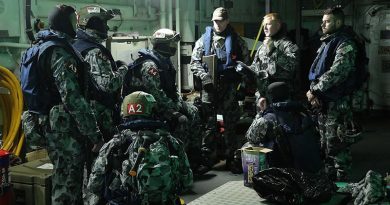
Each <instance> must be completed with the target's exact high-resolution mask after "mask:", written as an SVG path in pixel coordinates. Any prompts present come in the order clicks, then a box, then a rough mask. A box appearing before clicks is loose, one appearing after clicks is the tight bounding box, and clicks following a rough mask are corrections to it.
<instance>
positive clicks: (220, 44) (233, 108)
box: [190, 32, 249, 157]
mask: <svg viewBox="0 0 390 205" xmlns="http://www.w3.org/2000/svg"><path fill="white" fill-rule="evenodd" d="M204 38H205V34H203V35H202V36H201V38H199V39H198V40H197V41H196V43H195V47H194V49H193V51H192V56H191V63H190V69H191V71H192V72H193V73H194V75H195V76H197V77H199V78H200V79H201V80H204V76H210V74H209V73H208V72H207V71H206V70H205V68H204V67H203V66H202V57H203V56H204V47H205V45H204ZM224 44H225V37H224V36H221V35H218V34H216V33H215V32H214V33H213V37H212V42H211V53H215V52H216V49H217V48H224ZM234 44H236V45H237V49H238V50H239V51H241V53H238V54H237V56H236V59H233V60H239V61H242V62H244V63H248V62H249V51H248V47H247V45H246V42H245V41H244V40H243V39H242V38H241V37H240V36H239V35H237V41H236V42H233V45H234ZM233 48H234V46H233ZM219 60H221V61H224V60H225V59H219ZM228 69H230V68H228ZM231 69H234V68H231ZM239 83H240V82H227V81H223V80H221V79H220V80H219V82H218V84H216V85H214V89H215V93H216V96H214V102H215V104H216V107H213V105H212V104H206V103H204V104H203V105H202V106H203V107H204V109H203V110H202V112H203V113H204V114H205V115H206V117H205V119H206V121H207V122H206V123H205V127H206V130H207V131H206V135H205V136H204V137H203V142H204V143H206V144H204V145H203V146H204V147H207V148H211V149H214V148H212V146H213V145H211V144H210V143H211V142H212V141H213V138H214V135H215V132H216V131H217V129H216V122H217V121H216V114H222V115H223V120H224V128H225V131H224V136H225V144H226V147H227V148H228V149H227V150H226V153H227V154H228V155H230V157H232V155H233V152H234V150H236V149H237V148H239V147H241V144H239V143H240V142H239V139H238V138H237V136H236V133H235V126H236V124H237V121H238V120H239V119H240V116H241V110H240V107H239V105H238V99H237V88H238V86H239Z"/></svg>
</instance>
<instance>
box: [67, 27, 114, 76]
mask: <svg viewBox="0 0 390 205" xmlns="http://www.w3.org/2000/svg"><path fill="white" fill-rule="evenodd" d="M73 47H74V48H75V49H76V50H78V51H79V52H80V53H81V55H82V56H84V57H85V55H87V53H88V51H90V50H92V49H94V48H97V49H99V50H101V51H102V52H103V54H104V55H105V56H107V57H108V60H109V61H110V64H111V68H112V69H113V71H116V70H117V66H116V64H115V60H114V58H113V57H112V55H111V51H110V50H108V49H107V48H106V47H104V46H103V45H102V44H100V43H97V42H94V41H92V40H91V39H90V37H89V36H87V34H85V32H84V31H81V30H78V31H77V40H76V41H75V42H74V43H73Z"/></svg>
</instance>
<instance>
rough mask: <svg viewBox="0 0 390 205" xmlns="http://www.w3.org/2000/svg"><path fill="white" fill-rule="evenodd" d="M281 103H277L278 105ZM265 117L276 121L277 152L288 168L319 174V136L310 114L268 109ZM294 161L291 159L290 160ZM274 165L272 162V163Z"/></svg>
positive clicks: (275, 144)
mask: <svg viewBox="0 0 390 205" xmlns="http://www.w3.org/2000/svg"><path fill="white" fill-rule="evenodd" d="M278 104H281V103H274V104H273V105H276V106H277V105H278ZM266 115H268V116H264V117H265V118H268V120H270V119H271V120H273V121H276V127H275V135H276V137H275V139H274V145H273V146H274V147H273V149H274V152H275V150H277V152H279V153H276V152H275V153H273V154H274V155H279V156H277V157H278V159H277V160H283V161H282V162H283V163H284V164H282V166H283V165H285V167H289V166H292V167H294V168H296V169H298V170H300V171H303V172H310V173H316V172H318V171H319V170H320V169H321V167H322V162H321V156H320V143H319V140H320V135H319V133H318V131H317V130H316V125H315V123H314V121H313V120H312V118H311V116H310V115H309V114H308V113H305V112H299V111H286V110H278V109H274V108H271V109H268V110H267V113H266ZM289 160H291V161H289ZM271 165H272V163H271Z"/></svg>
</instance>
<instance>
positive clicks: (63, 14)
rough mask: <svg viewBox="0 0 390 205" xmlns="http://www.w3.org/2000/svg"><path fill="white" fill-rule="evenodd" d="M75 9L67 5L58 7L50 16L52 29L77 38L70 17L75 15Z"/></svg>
mask: <svg viewBox="0 0 390 205" xmlns="http://www.w3.org/2000/svg"><path fill="white" fill-rule="evenodd" d="M75 11H76V10H75V9H74V8H73V7H71V6H67V5H63V4H62V5H58V6H56V7H55V8H54V9H53V11H52V12H51V13H50V14H49V17H48V21H49V26H50V28H51V29H53V30H56V31H61V32H63V33H66V34H68V35H69V36H70V37H72V38H74V37H76V31H75V30H74V28H73V26H72V22H71V19H70V16H71V15H72V14H74V13H75Z"/></svg>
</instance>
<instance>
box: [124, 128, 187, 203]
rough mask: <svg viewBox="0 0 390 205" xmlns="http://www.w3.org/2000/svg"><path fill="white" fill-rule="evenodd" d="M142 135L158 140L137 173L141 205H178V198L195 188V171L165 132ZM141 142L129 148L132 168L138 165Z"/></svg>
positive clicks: (182, 150) (175, 141) (179, 144)
mask: <svg viewBox="0 0 390 205" xmlns="http://www.w3.org/2000/svg"><path fill="white" fill-rule="evenodd" d="M141 133H142V135H147V136H149V137H154V138H156V139H158V140H157V141H156V142H154V143H153V144H151V145H150V146H149V150H148V151H147V152H146V155H145V156H144V158H143V160H142V162H141V164H140V166H139V168H138V171H137V185H136V190H138V193H139V194H140V196H141V198H142V203H141V204H150V203H153V204H157V203H158V204H175V201H176V200H177V199H178V194H179V193H181V192H182V191H184V190H186V189H188V188H189V187H190V186H191V185H192V171H191V169H190V165H189V162H188V159H187V156H186V154H185V152H184V149H183V145H182V144H181V143H180V142H179V141H177V140H176V139H175V138H173V137H172V136H171V135H170V134H169V133H167V132H165V131H163V130H157V133H148V132H141ZM141 133H140V134H141ZM142 135H140V136H142ZM153 135H156V136H153ZM139 139H140V138H139V137H138V138H137V139H136V140H135V141H134V143H133V144H132V145H130V147H131V150H132V152H131V153H130V158H129V159H130V162H131V163H130V164H134V162H135V159H136V156H137V151H138V147H139V143H140V142H139ZM169 146H172V149H169ZM126 170H129V168H127V169H126ZM127 182H129V181H127ZM128 185H130V184H128ZM133 186H134V184H133Z"/></svg>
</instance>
